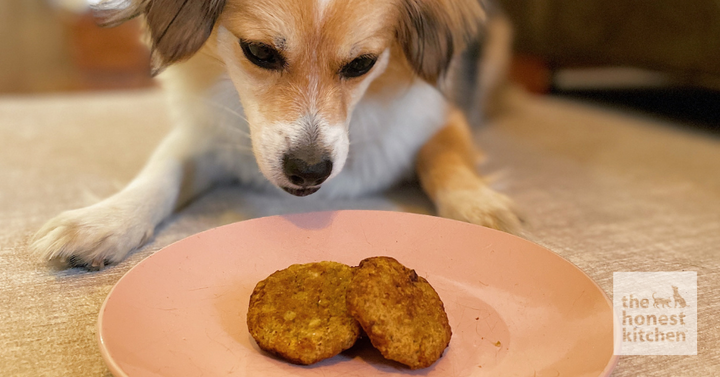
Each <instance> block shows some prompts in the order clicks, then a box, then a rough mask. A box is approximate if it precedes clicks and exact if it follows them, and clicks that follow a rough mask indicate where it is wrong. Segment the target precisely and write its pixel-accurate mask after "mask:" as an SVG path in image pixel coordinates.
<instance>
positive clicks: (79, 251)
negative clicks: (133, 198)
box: [30, 202, 154, 270]
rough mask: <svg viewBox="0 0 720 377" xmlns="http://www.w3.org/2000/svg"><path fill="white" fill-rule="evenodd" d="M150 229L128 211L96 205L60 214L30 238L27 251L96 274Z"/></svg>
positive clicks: (142, 239)
mask: <svg viewBox="0 0 720 377" xmlns="http://www.w3.org/2000/svg"><path fill="white" fill-rule="evenodd" d="M153 230H154V227H153V226H152V225H151V224H148V223H147V222H142V221H139V220H138V219H137V218H134V217H133V214H132V210H131V209H130V208H123V206H119V205H114V204H113V203H108V202H100V203H98V204H95V205H93V206H90V207H85V208H80V209H76V210H72V211H67V212H63V213H61V214H60V215H58V216H57V217H55V218H53V219H52V220H50V221H48V222H47V223H46V224H45V225H44V226H43V227H42V228H41V229H40V230H39V231H38V232H37V233H36V234H35V236H34V237H33V240H32V243H31V244H30V250H31V251H33V252H34V253H35V254H37V255H39V256H40V257H42V258H43V259H45V260H48V261H54V260H56V261H60V262H61V263H63V264H65V265H69V266H72V267H85V268H87V269H90V270H99V269H102V268H103V267H105V265H107V264H112V263H117V262H119V261H121V260H122V259H123V258H125V256H126V255H127V254H128V253H129V252H130V251H131V250H133V249H134V248H136V247H138V246H141V245H142V244H143V243H145V241H147V239H148V238H150V237H151V236H152V233H153Z"/></svg>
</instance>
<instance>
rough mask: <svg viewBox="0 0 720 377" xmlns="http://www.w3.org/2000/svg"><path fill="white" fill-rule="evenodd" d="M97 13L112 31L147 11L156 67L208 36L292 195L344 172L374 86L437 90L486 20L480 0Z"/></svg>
mask: <svg viewBox="0 0 720 377" xmlns="http://www.w3.org/2000/svg"><path fill="white" fill-rule="evenodd" d="M119 3H120V4H124V6H118V4H119ZM118 9H121V10H120V11H118ZM100 10H101V16H105V18H106V20H107V21H108V22H109V23H111V24H112V23H118V22H122V21H124V20H125V19H128V18H131V17H133V16H135V15H139V14H144V15H145V19H146V22H147V25H148V28H149V30H150V37H151V42H152V48H153V64H154V66H155V67H154V68H155V69H158V70H159V69H162V68H163V67H165V66H167V65H170V64H172V63H174V62H177V61H180V60H183V59H186V58H188V57H190V56H192V55H193V54H194V53H195V52H197V51H198V50H199V49H200V48H201V47H202V46H203V44H205V42H206V41H207V40H208V38H210V37H211V36H212V40H213V41H214V42H215V44H216V45H215V47H214V49H215V54H216V55H217V56H218V57H219V58H220V59H221V60H222V61H223V63H224V65H225V66H226V69H227V71H228V73H229V75H230V78H231V79H232V81H233V83H234V85H235V87H236V89H237V91H238V93H239V95H240V100H241V102H242V105H243V109H244V111H245V115H246V116H247V119H248V122H249V125H250V133H251V138H252V145H253V151H254V154H255V157H256V159H257V162H258V165H259V167H260V170H261V171H262V172H263V174H264V175H265V176H266V177H267V178H268V179H269V180H270V181H271V182H272V183H273V184H275V185H277V186H279V187H281V188H283V189H284V190H286V191H287V192H289V193H291V194H294V195H298V196H304V195H309V194H312V193H314V192H316V191H317V190H318V189H319V188H320V185H321V184H322V183H323V182H324V181H325V180H327V179H329V178H332V177H333V176H335V175H337V174H338V173H339V172H340V170H341V169H342V168H343V165H344V164H345V160H346V158H347V155H348V148H349V140H348V124H349V121H350V117H351V114H352V111H353V108H354V107H355V105H356V104H357V103H358V101H359V100H360V99H361V98H362V96H363V95H364V94H365V92H366V90H367V89H368V87H369V86H370V84H371V83H372V82H373V80H375V79H376V78H378V77H379V76H381V75H382V74H383V72H385V71H386V69H388V67H389V66H398V67H407V69H406V71H407V72H408V73H409V74H410V75H411V74H412V72H414V74H415V75H418V76H420V77H422V78H423V79H425V80H427V81H428V82H430V83H433V84H437V83H438V81H439V80H440V79H441V78H442V77H443V74H444V72H445V71H446V70H447V69H448V67H449V66H450V65H451V63H452V61H453V58H454V57H455V56H457V55H458V53H459V52H461V50H462V49H463V48H464V47H465V46H466V44H467V43H468V41H469V40H472V39H473V38H474V37H475V36H476V35H477V34H478V32H479V29H480V25H481V24H482V21H483V20H484V18H485V12H484V9H483V7H482V5H481V3H480V2H479V1H478V0H111V1H110V3H109V4H108V3H106V5H101V8H100ZM393 74H396V72H394V73H393Z"/></svg>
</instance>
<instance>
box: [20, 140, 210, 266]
mask: <svg viewBox="0 0 720 377" xmlns="http://www.w3.org/2000/svg"><path fill="white" fill-rule="evenodd" d="M212 137H213V135H208V133H207V132H203V130H199V129H198V130H196V129H193V128H191V127H180V128H176V129H174V130H173V131H172V132H171V133H170V134H169V135H168V136H167V137H166V138H165V139H164V140H163V142H162V143H161V144H160V146H159V147H158V148H157V149H156V150H155V152H154V154H153V155H152V157H151V158H150V160H149V161H148V163H147V164H146V166H145V167H144V168H143V170H142V171H141V172H140V174H139V175H138V176H137V177H135V179H133V181H132V182H130V184H129V185H128V186H127V187H125V188H124V189H123V190H121V191H120V192H118V193H116V194H115V195H113V196H111V197H109V198H107V199H105V200H103V201H101V202H99V203H96V204H94V205H91V206H89V207H85V208H80V209H76V210H71V211H67V212H63V213H62V214H60V215H59V216H57V217H55V218H54V219H52V220H50V221H48V222H47V223H46V224H45V225H44V226H43V227H42V228H41V229H40V230H39V231H38V232H37V233H36V234H35V236H34V239H33V242H32V244H31V246H30V247H31V250H33V251H34V252H36V253H37V254H39V255H41V256H42V257H43V258H45V259H48V260H52V259H59V260H62V261H67V262H69V263H70V265H73V266H85V267H87V268H89V269H100V268H102V267H103V266H104V265H105V264H107V263H116V262H119V261H120V260H122V259H123V258H124V257H125V256H126V255H127V254H128V253H129V252H130V251H131V250H133V249H135V248H137V247H139V246H141V245H142V244H143V243H144V242H146V241H147V239H148V238H149V237H151V236H152V234H153V231H154V229H155V227H156V226H157V225H158V224H159V223H160V222H162V221H163V220H164V219H165V218H167V217H168V216H169V215H170V214H171V213H172V212H173V210H174V209H175V208H177V207H178V206H181V205H182V204H183V203H185V202H186V201H187V200H189V199H190V198H192V197H193V196H195V195H196V194H197V193H199V192H201V191H203V190H205V189H207V188H208V187H210V186H211V185H212V183H213V182H215V181H217V180H218V179H220V178H222V177H223V176H224V172H223V171H221V170H220V169H219V167H218V164H217V163H216V161H215V159H214V158H213V149H212V146H213V140H211V138H212Z"/></svg>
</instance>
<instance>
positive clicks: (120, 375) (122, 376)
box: [96, 209, 620, 377]
mask: <svg viewBox="0 0 720 377" xmlns="http://www.w3.org/2000/svg"><path fill="white" fill-rule="evenodd" d="M340 212H343V213H357V212H362V213H377V212H380V213H383V215H386V214H399V215H409V216H419V217H430V218H434V220H441V221H452V222H456V223H459V224H463V225H464V226H470V227H480V228H483V229H484V230H485V231H491V232H496V233H502V234H503V236H504V237H507V236H509V237H512V238H516V239H519V240H521V241H522V242H528V243H531V244H533V245H535V246H537V247H539V248H541V249H543V250H544V251H546V252H549V253H550V254H551V255H554V256H556V257H558V258H560V260H562V261H563V262H565V263H567V264H569V265H570V266H572V267H573V268H575V269H576V270H578V271H580V273H582V274H583V276H585V277H586V278H587V279H588V280H589V281H590V282H592V284H593V286H595V288H596V289H597V290H598V291H599V292H600V294H601V295H602V297H603V298H604V299H605V301H606V303H607V304H608V306H609V307H610V309H611V310H612V312H613V317H615V311H614V308H613V303H612V300H610V297H609V296H608V295H607V293H605V290H604V289H602V287H600V286H599V285H598V284H597V282H596V281H595V280H594V279H592V278H591V277H590V276H589V275H588V274H587V273H586V272H585V271H584V270H583V269H581V268H580V267H578V266H577V265H576V264H575V263H573V262H571V261H569V260H567V259H566V258H564V257H563V256H561V255H559V254H558V253H556V252H554V251H552V250H550V249H549V248H547V247H545V246H543V245H540V244H538V243H535V242H532V241H530V240H528V239H525V238H523V237H520V236H517V235H514V234H511V233H507V232H503V231H500V230H497V229H493V228H488V227H485V226H482V225H477V224H471V223H467V222H464V221H459V220H454V219H448V218H444V217H439V216H434V215H428V214H421V213H412V212H398V211H389V210H355V209H347V210H335V211H333V210H330V211H313V212H298V213H288V214H278V215H270V216H262V217H255V218H251V219H247V220H240V221H236V222H233V223H230V224H225V225H220V226H217V227H213V228H209V229H206V230H203V231H201V232H197V233H193V234H190V235H188V236H186V237H183V238H181V239H179V240H177V241H174V242H172V243H170V244H168V245H166V246H164V247H162V248H160V249H159V250H157V251H155V252H154V253H152V255H150V256H148V257H146V258H145V259H143V260H141V261H140V262H138V263H137V264H136V265H134V266H133V267H131V268H130V269H129V270H127V272H125V273H124V274H123V276H122V277H120V279H118V281H117V282H116V283H115V284H114V285H113V287H112V288H111V289H110V291H109V292H108V293H107V296H105V299H104V300H103V303H102V305H101V306H100V311H99V312H98V319H97V322H96V334H97V341H98V347H99V348H100V354H101V356H102V358H103V361H105V365H106V366H107V367H108V369H109V370H110V373H112V375H113V376H114V377H130V376H129V375H128V374H127V373H126V372H125V371H124V370H122V368H120V366H119V365H118V364H117V362H116V361H115V360H114V359H113V358H112V357H111V355H110V353H109V351H108V349H107V347H105V344H104V342H103V336H102V329H103V327H102V324H103V315H104V313H105V307H106V306H107V303H108V301H109V300H110V297H111V296H112V294H113V292H114V291H115V288H117V287H118V286H119V285H120V284H121V283H122V282H123V280H125V278H126V277H127V276H128V275H130V272H132V271H133V270H135V269H136V268H138V266H140V265H142V264H144V263H146V262H147V261H148V260H150V259H151V258H153V257H154V256H156V255H157V254H159V253H160V252H163V251H165V250H166V249H168V248H171V247H172V246H174V245H175V244H177V243H180V242H183V241H185V240H186V239H188V238H190V237H196V236H200V235H203V234H205V233H209V232H212V231H216V230H218V229H221V228H225V227H231V226H235V225H237V224H240V223H246V222H251V221H260V220H263V219H267V218H272V217H285V216H320V215H323V214H328V213H340ZM615 338H616V334H615V331H614V330H613V343H615V342H616V340H617V339H615ZM619 361H620V355H617V354H616V353H615V347H614V346H613V354H612V356H611V357H610V359H609V360H608V363H607V364H606V365H605V369H603V371H602V372H601V373H600V374H599V375H598V377H607V376H610V374H611V372H612V371H613V370H614V369H615V367H616V366H617V364H618V362H619Z"/></svg>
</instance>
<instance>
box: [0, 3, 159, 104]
mask: <svg viewBox="0 0 720 377" xmlns="http://www.w3.org/2000/svg"><path fill="white" fill-rule="evenodd" d="M87 5H88V0H0V93H37V92H58V91H77V90H95V89H121V88H136V87H144V86H149V85H152V82H151V80H150V78H149V73H148V72H149V69H148V53H147V51H146V49H145V48H144V47H143V46H142V45H141V44H140V43H139V42H138V36H139V29H138V25H137V23H136V22H131V23H128V24H125V25H122V26H120V27H117V28H112V29H102V28H99V27H97V26H96V25H95V22H94V21H93V19H92V17H91V16H90V15H89V14H88V13H87Z"/></svg>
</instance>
